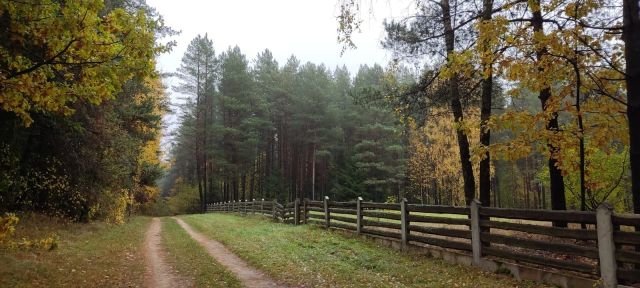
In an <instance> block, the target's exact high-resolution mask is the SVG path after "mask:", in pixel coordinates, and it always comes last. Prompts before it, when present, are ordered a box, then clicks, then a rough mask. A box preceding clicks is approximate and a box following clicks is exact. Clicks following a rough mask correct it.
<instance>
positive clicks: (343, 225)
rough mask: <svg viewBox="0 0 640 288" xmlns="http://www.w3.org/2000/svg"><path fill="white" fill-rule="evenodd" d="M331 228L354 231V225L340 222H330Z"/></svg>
mask: <svg viewBox="0 0 640 288" xmlns="http://www.w3.org/2000/svg"><path fill="white" fill-rule="evenodd" d="M331 227H332V228H335V227H338V228H342V229H347V230H353V231H356V225H351V224H347V223H341V222H331Z"/></svg>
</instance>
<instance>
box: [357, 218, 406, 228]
mask: <svg viewBox="0 0 640 288" xmlns="http://www.w3.org/2000/svg"><path fill="white" fill-rule="evenodd" d="M362 225H364V226H371V227H384V228H391V229H398V230H400V228H401V227H400V226H401V225H400V223H393V222H384V221H372V220H367V219H362Z"/></svg>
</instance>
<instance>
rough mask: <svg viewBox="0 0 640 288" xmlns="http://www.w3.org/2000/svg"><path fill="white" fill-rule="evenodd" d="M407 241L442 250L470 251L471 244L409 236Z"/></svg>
mask: <svg viewBox="0 0 640 288" xmlns="http://www.w3.org/2000/svg"><path fill="white" fill-rule="evenodd" d="M409 241H413V242H420V243H424V244H428V245H433V246H438V247H442V248H449V249H456V250H463V251H471V243H463V242H458V241H451V240H446V239H439V238H433V237H427V236H421V235H413V234H409Z"/></svg>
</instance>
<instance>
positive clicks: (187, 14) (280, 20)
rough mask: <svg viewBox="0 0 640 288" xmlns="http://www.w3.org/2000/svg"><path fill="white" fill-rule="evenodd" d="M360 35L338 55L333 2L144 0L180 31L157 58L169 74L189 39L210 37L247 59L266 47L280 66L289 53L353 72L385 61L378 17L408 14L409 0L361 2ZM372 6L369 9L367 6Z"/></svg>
mask: <svg viewBox="0 0 640 288" xmlns="http://www.w3.org/2000/svg"><path fill="white" fill-rule="evenodd" d="M362 2H363V5H364V6H366V7H363V10H364V11H363V12H362V18H363V20H364V22H363V23H362V29H361V30H362V31H361V32H362V33H358V34H357V35H355V37H354V40H355V41H354V42H355V43H356V45H357V46H358V49H356V50H348V51H346V52H345V54H344V55H342V57H341V56H340V51H341V47H342V46H341V44H339V43H337V35H338V34H337V31H336V29H337V27H338V20H337V19H336V16H338V14H339V12H340V10H339V6H338V0H227V1H222V0H209V1H204V0H200V1H196V0H147V3H148V4H149V5H150V6H152V7H155V8H156V9H157V10H158V12H159V13H160V14H161V15H162V16H163V17H164V18H165V22H166V24H167V25H168V26H170V27H172V28H174V29H175V30H179V31H181V32H182V33H181V34H180V35H179V36H177V37H173V40H176V41H177V44H178V45H177V46H176V47H174V49H173V51H172V52H171V53H170V54H165V55H162V56H160V58H159V59H158V68H159V69H160V71H162V72H174V71H175V70H176V68H177V67H178V66H179V65H180V59H181V58H182V55H183V54H184V52H185V50H186V48H187V45H189V42H190V41H191V39H193V38H195V36H196V35H198V34H205V33H207V34H208V35H209V38H210V39H212V40H213V44H214V47H215V49H216V54H220V53H221V52H223V51H225V50H226V49H227V48H228V47H229V46H235V45H238V46H239V47H240V49H241V50H242V51H243V53H244V54H245V55H247V58H248V59H253V58H254V57H255V56H256V55H257V54H258V53H259V52H261V51H263V50H264V49H265V48H268V49H269V50H271V52H272V53H273V55H274V57H275V58H276V59H277V60H278V63H279V64H280V65H283V64H284V63H285V62H286V59H287V58H289V56H290V55H292V54H294V55H296V57H298V59H300V60H301V62H302V63H305V62H307V61H310V62H313V63H316V64H320V63H325V65H327V66H328V67H329V68H332V69H333V68H335V66H336V65H342V64H345V65H347V67H348V68H349V70H350V71H351V72H352V74H353V73H355V72H357V70H358V67H359V66H360V64H365V63H366V64H373V63H379V64H381V65H383V66H384V65H385V64H387V62H388V61H389V60H390V59H391V56H390V53H389V52H386V51H384V50H383V49H382V47H380V41H381V40H382V39H383V38H384V29H383V27H382V21H383V20H384V19H385V18H387V19H390V18H394V17H395V18H398V17H401V16H402V15H407V12H408V11H409V9H410V8H412V6H411V4H410V3H411V2H412V1H411V0H362ZM372 6H373V8H374V9H370V8H371V7H372Z"/></svg>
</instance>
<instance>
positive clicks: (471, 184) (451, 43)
mask: <svg viewBox="0 0 640 288" xmlns="http://www.w3.org/2000/svg"><path fill="white" fill-rule="evenodd" d="M440 6H441V8H442V23H443V25H444V34H445V35H444V38H445V46H446V49H447V58H448V57H449V56H451V55H452V54H453V53H454V52H455V31H454V30H453V26H452V23H451V7H450V6H449V0H441V2H440ZM449 97H450V101H451V112H453V117H454V118H455V122H456V124H459V123H461V122H462V121H463V120H464V115H463V112H462V103H461V102H460V91H459V85H458V75H457V74H454V75H453V76H452V77H451V79H449ZM456 136H457V138H458V148H459V151H460V164H461V167H462V178H463V180H464V197H465V201H466V203H467V205H469V204H471V201H472V200H473V198H474V197H475V186H476V184H475V179H474V176H473V166H472V165H471V154H470V152H469V139H468V138H467V135H466V134H464V132H463V131H462V130H461V129H458V130H457V131H456Z"/></svg>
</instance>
